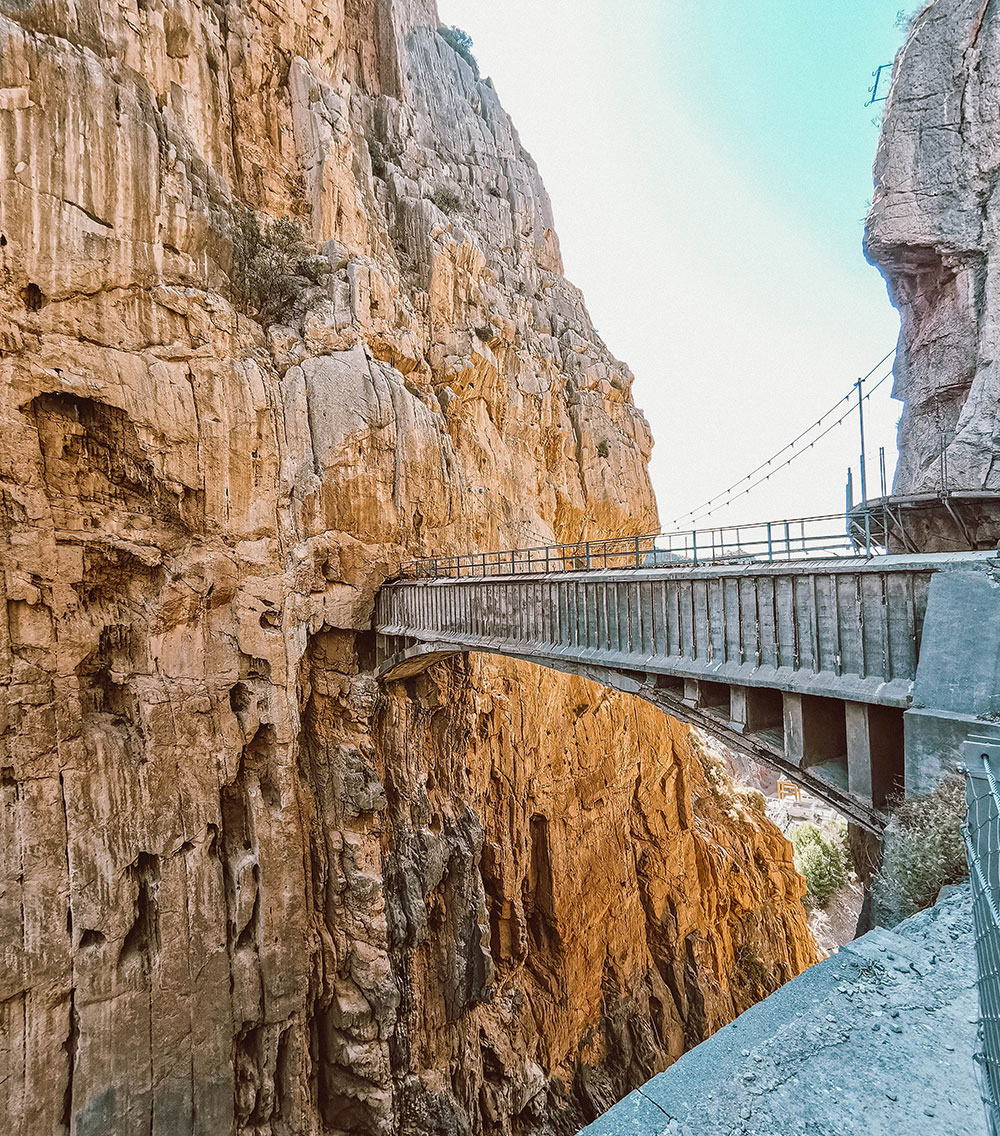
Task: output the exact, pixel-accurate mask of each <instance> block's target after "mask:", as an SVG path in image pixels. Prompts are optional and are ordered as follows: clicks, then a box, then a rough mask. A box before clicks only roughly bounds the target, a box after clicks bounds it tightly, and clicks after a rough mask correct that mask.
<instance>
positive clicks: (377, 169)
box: [368, 138, 386, 181]
mask: <svg viewBox="0 0 1000 1136" xmlns="http://www.w3.org/2000/svg"><path fill="white" fill-rule="evenodd" d="M368 156H369V157H370V158H371V162H372V173H373V174H374V175H375V176H376V177H377V178H382V180H383V181H384V180H385V173H386V166H385V149H384V147H383V146H382V143H381V142H379V141H378V140H377V139H375V138H369V139H368Z"/></svg>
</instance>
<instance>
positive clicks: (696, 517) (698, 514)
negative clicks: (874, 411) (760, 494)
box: [675, 369, 892, 524]
mask: <svg viewBox="0 0 1000 1136" xmlns="http://www.w3.org/2000/svg"><path fill="white" fill-rule="evenodd" d="M891 377H892V370H891V369H890V370H888V371H886V373H885V374H884V375H883V376H882V377H881V378H880V379H879V381H878V382H877V383H876V384H875V385H874V386H873V387H872V388H871V390H869V391H868V392H867V394H865V395H864V399H865V400H867V399H869V398H871V396H872V395H873V394H874V393H875V392H876V391H877V390H878V388H879V387H880V386H881V385H882V384H883V383H884V382H886V381H887V380H888V379H889V378H891ZM847 397H848V398H851V397H852V396H851V395H848V396H847ZM843 401H844V400H843V399H841V402H843ZM838 405H839V403H838ZM834 409H836V407H835V408H834ZM854 409H855V408H854V407H851V409H850V410H848V411H846V412H845V413H844V414H842V415H841V416H840V417H839V418H838V419H837V420H836V421H835V422H831V423H830V425H829V426H827V428H826V429H825V430H824V431H823V433H822V434H818V435H817V436H816V437H815V438H813V440H812V441H811V442H810V443H809V445H808V446H805V447H803V448H802V449H800V450H797V451H796V452H795V453H794V454H792V456H791V457H790V458H788V459H787V460H786V461H783V462H782V463H781V464H780V465H776V466H775V467H774V468H773V469H772V470H771V471H770V473H766V474H764V476H763V477H759V478H758V479H757V480H756V481H754V482H753V483H752V484H751V485H748V486H747V487H746V488H745V489H743V490H741V491H740V492H739V493H737V494H736V495H735V496H733V497H730V498H729V499H728V500H726V501H723V502H722V503H721V504H719V505H714V506H712V508H706V507H705V505H703V506H702V507H701V509H694V510H692V511H691V513H685V514H684V516H685V517H690V518H691V521H690V523H691V524H694V523H695V522H697V521H700V520H702V519H703V518H705V517H708V516H710V515H711V514H712V513H714V512H716V511H717V510H718V509H721V508H724V507H725V506H726V505H731V504H732V503H733V502H734V501H738V500H739V499H740V498H741V497H745V496H746V495H747V494H748V493H750V492H751V491H752V490H754V489H756V488H757V486H758V485H763V484H764V482H765V481H769V480H770V479H771V475H772V474H775V473H777V472H778V470H781V469H784V468H785V466H788V465H791V464H792V462H793V461H795V460H796V458H800V457H802V455H803V454H806V453H808V452H809V451H810V450H811V449H812V448H813V446H815V445H816V443H817V442H820V441H822V440H823V439H824V438H825V437H826V436H827V434H829V433H830V432H831V431H832V430H835V429H836V428H837V427H838V426H839V425H840V424H841V423H842V422H846V421H847V419H848V418H850V417H851V415H852V414H854ZM827 414H829V412H827ZM823 417H824V418H825V417H827V415H824V416H823ZM821 421H822V419H821ZM787 448H788V447H787V446H786V447H785V449H787ZM780 452H782V453H783V452H784V451H783V450H782V451H780ZM772 460H773V459H772ZM770 464H771V463H770V462H765V463H764V465H763V466H758V468H757V471H759V470H761V469H764V468H765V467H766V466H768V465H770ZM757 471H755V472H757ZM748 476H750V477H752V476H753V474H750V475H748ZM743 480H744V481H745V480H746V478H744V479H743ZM742 483H743V482H742V481H740V482H737V485H742ZM713 500H715V498H713ZM707 504H708V503H707V502H706V505H707ZM675 523H676V522H675Z"/></svg>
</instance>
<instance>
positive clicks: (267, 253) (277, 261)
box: [229, 209, 309, 323]
mask: <svg viewBox="0 0 1000 1136" xmlns="http://www.w3.org/2000/svg"><path fill="white" fill-rule="evenodd" d="M308 252H309V250H308V248H307V247H306V243H305V239H304V237H303V234H302V226H301V225H300V224H299V223H298V221H294V220H292V219H291V218H289V217H279V218H277V219H276V220H273V221H272V220H268V219H266V218H265V219H264V220H263V221H262V220H261V218H260V217H259V216H258V214H256V213H255V212H253V210H251V209H244V210H241V211H240V212H239V213H237V214H236V215H235V216H234V218H233V265H232V271H231V272H230V275H229V284H230V288H231V289H232V300H233V303H234V305H235V306H236V307H237V308H239V309H240V310H241V311H244V312H246V313H247V314H248V315H252V316H253V317H254V318H255V319H258V320H260V322H261V323H273V322H274V321H275V320H276V319H278V318H279V317H280V316H281V315H282V314H283V313H284V312H286V311H287V310H288V307H289V306H290V305H291V303H292V302H293V300H294V299H295V296H296V294H297V292H298V287H297V286H296V283H295V279H294V278H295V276H296V275H297V274H299V273H301V272H302V271H303V269H304V261H305V259H306V257H307V256H308Z"/></svg>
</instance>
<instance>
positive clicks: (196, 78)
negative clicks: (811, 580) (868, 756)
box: [0, 0, 814, 1136]
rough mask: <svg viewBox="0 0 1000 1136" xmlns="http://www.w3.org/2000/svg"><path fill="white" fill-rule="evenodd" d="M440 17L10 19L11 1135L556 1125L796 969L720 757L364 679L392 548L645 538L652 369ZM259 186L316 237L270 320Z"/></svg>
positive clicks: (6, 815) (5, 1079) (777, 888)
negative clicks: (639, 356) (610, 335)
mask: <svg viewBox="0 0 1000 1136" xmlns="http://www.w3.org/2000/svg"><path fill="white" fill-rule="evenodd" d="M436 27H437V16H436V12H435V11H434V6H433V3H432V2H430V0H395V2H391V3H390V0H322V2H320V0H316V2H315V3H310V2H308V0H300V2H296V0H283V2H282V3H280V4H278V5H268V4H266V3H264V2H263V0H247V2H244V3H241V4H236V3H232V2H230V3H224V2H223V3H220V2H218V0H203V2H200V3H199V2H194V0H170V2H169V3H167V2H165V0H139V3H138V4H135V3H132V2H130V0H122V2H121V3H119V4H116V5H110V4H107V3H99V2H98V0H81V2H79V3H76V4H72V5H70V4H67V3H62V2H60V0H55V2H52V3H49V2H43V0H0V377H2V386H0V399H2V401H0V423H2V427H3V428H2V432H0V518H2V526H0V566H2V573H0V587H2V589H3V593H4V594H3V602H2V603H0V771H2V773H0V784H2V792H3V808H2V811H0V818H2V827H0V848H2V859H0V872H2V881H3V882H2V886H0V1015H2V1023H0V1039H2V1043H0V1102H2V1107H3V1110H4V1114H5V1115H6V1117H7V1118H8V1123H9V1125H10V1130H11V1131H12V1132H15V1133H18V1134H19V1136H29V1134H31V1136H35V1134H38V1133H43V1132H44V1133H50V1132H53V1133H55V1132H72V1133H75V1134H78V1136H91V1134H96V1133H102V1134H103V1133H115V1134H119V1133H120V1134H131V1133H142V1134H143V1136H147V1134H153V1136H177V1134H179V1133H188V1132H192V1133H193V1132H197V1133H205V1134H209V1133H210V1134H212V1136H217V1134H219V1133H227V1132H236V1133H241V1134H242V1133H271V1134H274V1136H278V1134H292V1133H294V1134H307V1133H308V1134H312V1133H345V1132H356V1133H395V1132H400V1133H428V1132H439V1133H497V1134H504V1136H506V1134H508V1133H515V1132H516V1133H542V1132H549V1131H552V1132H554V1131H570V1130H572V1129H573V1125H574V1124H575V1123H576V1122H578V1121H580V1120H582V1119H583V1118H585V1117H589V1116H592V1115H594V1113H595V1112H596V1111H597V1110H598V1109H600V1108H602V1107H606V1106H607V1105H608V1104H610V1103H611V1101H612V1100H613V1099H614V1097H615V1096H616V1095H618V1094H620V1093H622V1092H623V1091H625V1089H627V1088H628V1087H630V1086H631V1085H632V1084H635V1083H637V1082H638V1081H640V1080H642V1079H644V1078H645V1077H647V1076H648V1075H650V1074H651V1073H652V1072H654V1071H655V1070H656V1069H659V1068H661V1067H663V1066H664V1065H665V1064H666V1063H667V1062H668V1061H669V1060H670V1059H671V1058H673V1057H676V1056H677V1055H678V1054H679V1053H680V1052H681V1051H682V1050H683V1049H684V1048H685V1046H687V1045H689V1044H691V1043H693V1042H696V1041H698V1040H700V1039H701V1038H702V1037H704V1036H705V1035H706V1034H707V1033H708V1032H710V1031H711V1030H712V1029H714V1028H716V1027H717V1026H719V1025H720V1024H722V1023H724V1022H726V1021H728V1020H729V1019H730V1018H732V1017H733V1016H734V1015H735V1014H736V1013H738V1012H739V1011H741V1010H742V1009H744V1008H745V1007H746V1006H747V1005H749V1004H750V1003H751V1002H752V1001H754V1000H755V999H756V998H758V997H760V996H761V995H762V994H764V993H766V992H768V991H770V990H771V989H773V988H774V987H775V986H776V985H777V984H778V983H780V982H781V981H782V980H784V979H786V978H788V977H790V976H791V975H793V974H795V973H797V972H798V971H800V970H801V969H802V968H803V967H804V966H805V965H807V964H808V963H809V962H811V961H812V959H813V957H814V948H813V946H812V941H811V939H810V937H809V934H808V931H807V929H806V925H805V918H804V914H803V911H802V908H801V904H800V902H799V897H800V895H801V886H802V885H801V881H800V879H799V877H798V876H797V875H796V874H795V872H794V870H793V867H792V863H791V854H790V848H789V846H788V844H787V843H786V842H785V841H784V839H783V838H782V837H781V836H780V834H779V833H778V832H777V830H775V829H774V828H773V827H772V826H771V825H770V824H768V823H767V822H766V821H765V820H764V819H763V818H762V817H761V816H760V815H759V814H758V813H757V812H756V811H755V810H754V808H753V807H752V802H748V801H746V800H744V799H743V798H741V797H739V796H738V795H734V794H733V793H732V792H731V791H730V790H729V789H728V788H727V786H726V784H725V782H724V780H723V779H720V777H719V775H718V773H717V770H716V765H715V763H714V761H713V759H712V757H711V755H710V754H709V753H708V751H706V750H705V748H704V743H703V742H701V741H700V740H699V738H698V737H697V736H696V735H694V734H693V733H692V732H691V731H689V730H687V729H686V728H684V727H681V726H679V725H677V724H675V723H671V722H668V721H667V720H666V719H665V718H663V717H662V716H661V715H659V714H658V713H657V712H656V711H654V710H653V709H652V708H651V707H649V706H646V705H645V704H643V703H640V702H638V701H633V700H631V699H629V698H627V697H625V696H621V695H613V694H611V693H610V692H607V691H602V690H599V689H598V688H595V687H592V686H590V685H588V684H587V683H585V682H583V681H582V680H577V679H572V678H569V677H566V676H559V675H556V674H554V673H548V672H543V671H540V670H536V669H533V668H531V667H529V666H527V665H519V664H515V663H513V662H503V661H500V660H496V659H488V658H481V657H473V658H470V659H468V660H466V661H462V662H455V663H451V664H447V665H444V664H442V665H439V666H438V667H436V668H434V669H433V671H432V672H430V673H429V674H427V675H424V676H421V677H420V678H417V679H414V680H411V681H410V682H408V683H406V684H395V685H393V686H392V687H390V688H387V689H381V688H380V687H379V685H378V684H377V683H376V682H375V681H374V679H373V678H372V677H371V674H370V668H371V654H372V643H371V634H370V631H369V630H368V628H369V625H370V618H371V609H372V603H373V596H374V593H375V590H376V589H377V587H378V585H379V584H380V582H381V581H382V580H383V579H384V578H385V577H386V576H387V575H391V574H392V573H393V572H394V571H395V569H396V567H397V566H398V563H399V561H400V558H401V557H402V556H404V555H410V554H413V553H421V552H430V551H448V550H457V549H464V548H469V547H479V548H492V547H498V546H510V545H512V544H513V545H519V544H524V543H526V542H534V541H536V540H538V539H540V538H545V539H551V538H555V539H578V538H580V537H582V536H588V535H594V536H597V535H611V534H617V533H625V532H628V533H631V532H635V531H642V530H648V529H650V528H653V527H655V523H656V510H655V504H654V500H653V495H652V491H651V489H650V485H649V481H648V477H647V474H646V460H647V458H648V456H649V449H650V445H651V442H650V437H649V431H648V428H647V426H646V423H645V420H644V419H643V417H642V415H641V414H640V413H639V412H638V411H637V410H636V409H635V407H634V406H633V404H632V402H631V399H630V394H629V388H630V384H631V375H630V374H629V372H628V371H627V370H626V369H625V367H624V366H623V365H622V364H621V363H619V362H618V361H616V360H615V359H613V358H612V357H611V356H610V355H609V353H608V352H607V350H606V349H605V348H604V346H603V344H601V342H600V341H599V340H598V339H597V337H596V335H595V333H594V332H593V330H592V328H591V324H590V320H589V317H588V316H587V313H586V310H585V308H584V306H583V302H582V298H581V296H580V294H579V292H578V291H577V290H575V289H574V288H573V287H572V286H571V285H570V284H569V283H568V282H567V281H566V280H565V279H564V278H563V276H562V275H561V265H560V257H559V249H558V243H557V240H556V237H555V235H554V233H553V231H552V222H551V215H550V208H549V203H548V200H547V198H546V195H545V192H544V189H543V188H542V185H541V183H540V181H539V178H538V174H537V171H536V169H535V167H534V165H533V163H532V162H531V159H530V158H529V157H528V155H527V154H526V153H525V152H524V151H523V149H522V148H521V146H520V144H519V142H518V139H517V136H516V134H515V133H514V131H513V128H512V126H511V124H510V122H509V120H508V119H507V118H506V116H505V115H504V113H503V111H502V109H501V108H500V105H499V103H498V101H497V97H496V94H495V92H494V90H493V88H492V86H491V85H490V84H489V82H488V81H480V80H478V79H477V77H476V75H475V73H474V71H473V68H472V67H471V66H470V64H469V63H468V62H467V61H466V60H465V59H464V58H462V57H461V56H460V55H458V54H456V52H455V51H454V50H453V49H452V47H451V46H449V44H448V43H447V42H445V40H444V39H443V38H442V37H441V36H440V35H439V34H438V33H437V31H436V30H435V29H436ZM241 203H245V204H246V205H248V206H250V207H251V208H253V209H254V210H258V211H260V212H261V213H262V214H265V215H270V216H290V217H294V218H297V219H298V220H299V222H300V223H301V225H302V227H303V230H304V232H305V234H306V239H307V244H308V245H309V246H310V248H311V250H312V251H314V252H316V253H321V255H317V256H314V257H313V258H312V259H310V260H308V262H307V263H306V264H305V266H304V268H303V269H302V271H303V275H302V276H301V277H298V278H296V280H295V281H294V292H295V296H294V302H293V303H291V304H290V305H289V306H288V308H287V310H286V311H285V312H284V313H283V314H282V316H281V318H280V320H279V321H278V322H275V323H272V324H271V325H270V326H269V327H268V328H267V330H266V331H265V330H264V329H263V328H262V326H261V324H259V323H257V322H256V321H255V320H253V319H251V318H249V317H248V316H247V315H246V314H244V313H243V312H241V311H239V310H237V307H236V306H234V304H233V302H231V301H232V299H233V297H234V295H236V294H237V293H238V292H239V291H240V288H241V285H242V284H245V283H246V282H245V281H241V280H238V279H236V276H237V275H238V271H237V270H234V268H233V240H234V237H236V238H237V243H239V233H240V225H241V224H242V222H241V221H240V217H241V216H242V211H241ZM265 232H266V230H265ZM263 243H265V244H266V241H265V242H263ZM251 251H253V250H251ZM258 251H259V250H258ZM251 261H252V263H253V264H256V265H258V267H259V261H255V260H253V257H251ZM240 263H242V262H240Z"/></svg>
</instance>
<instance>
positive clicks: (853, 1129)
mask: <svg viewBox="0 0 1000 1136" xmlns="http://www.w3.org/2000/svg"><path fill="white" fill-rule="evenodd" d="M975 977H976V962H975V953H974V946H973V933H972V913H971V900H970V894H969V890H968V887H967V886H963V887H959V888H955V889H951V893H950V894H949V895H948V896H947V897H946V898H944V899H942V901H941V902H940V903H938V904H937V905H936V906H935V907H933V908H931V909H930V910H928V911H923V912H921V913H920V914H919V915H916V916H914V917H913V918H912V919H909V920H907V921H906V922H905V923H902V924H900V925H899V926H898V927H897V928H896V929H895V930H894V931H891V932H890V931H886V930H884V929H882V928H877V929H876V930H874V931H872V932H870V933H869V934H867V935H865V936H863V937H862V938H861V939H858V940H857V941H856V942H853V943H849V944H847V945H846V946H844V947H842V948H841V949H840V950H839V951H838V952H837V953H836V954H833V955H831V956H830V958H828V959H826V960H824V961H823V962H820V963H817V964H816V965H815V966H813V967H810V969H809V970H807V971H806V972H805V973H804V974H803V975H801V976H800V977H799V978H796V979H794V980H793V981H792V982H789V983H788V984H787V985H785V986H784V987H782V988H781V989H780V990H778V991H777V992H776V993H775V994H773V995H771V997H770V998H767V999H765V1000H764V1001H763V1002H761V1003H759V1004H758V1005H757V1006H754V1007H753V1008H752V1009H750V1010H748V1011H747V1012H746V1013H745V1014H743V1015H741V1017H739V1018H738V1019H737V1020H736V1021H735V1022H733V1023H732V1024H731V1025H729V1026H726V1027H725V1028H724V1029H722V1030H720V1031H719V1032H718V1033H716V1034H715V1035H714V1036H713V1037H711V1038H709V1039H708V1040H707V1041H705V1042H703V1043H702V1044H701V1045H699V1046H698V1047H697V1048H695V1049H693V1050H692V1051H691V1052H690V1053H687V1054H685V1055H684V1056H683V1057H682V1058H681V1059H680V1060H679V1061H678V1062H677V1063H676V1064H674V1065H673V1066H672V1067H671V1068H670V1069H668V1070H667V1071H666V1072H665V1073H661V1074H660V1075H659V1076H657V1077H654V1078H653V1079H652V1080H651V1081H649V1082H647V1084H645V1085H644V1086H643V1087H642V1088H641V1089H640V1090H636V1092H633V1093H630V1094H629V1096H628V1097H626V1098H625V1100H623V1101H621V1102H620V1103H619V1104H618V1105H616V1106H615V1108H613V1109H611V1110H610V1112H608V1113H606V1114H605V1115H604V1116H602V1117H601V1118H600V1119H599V1120H598V1121H597V1122H595V1123H594V1124H592V1125H590V1126H589V1127H588V1128H586V1129H584V1133H585V1134H586V1136H620V1134H630V1136H631V1134H635V1136H640V1134H641V1136H647V1134H648V1136H716V1134H718V1136H857V1134H862V1133H863V1134H866V1136H984V1134H985V1132H986V1124H985V1120H984V1116H983V1110H982V1105H981V1103H980V1100H979V1093H978V1090H977V1088H976V1084H975V1080H974V1072H973V1062H972V1055H973V1050H974V1047H975V1038H976V1025H975V1023H976V1014H977V1004H976V987H975Z"/></svg>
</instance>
